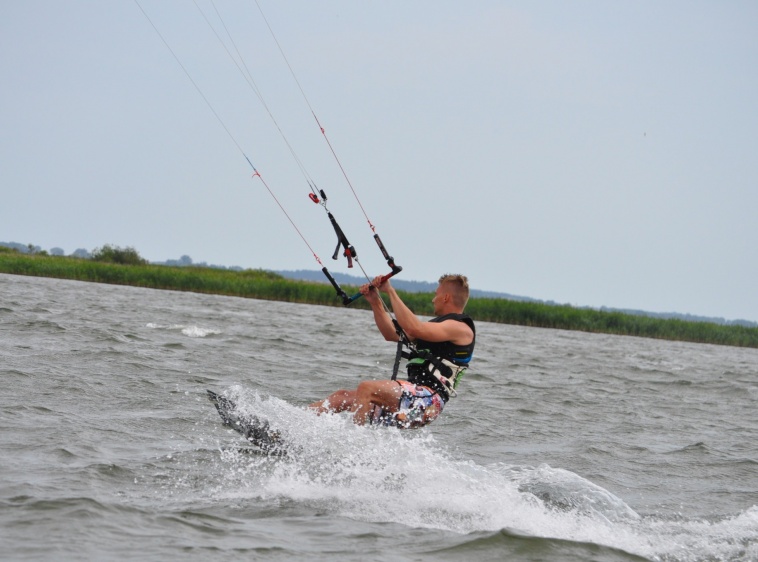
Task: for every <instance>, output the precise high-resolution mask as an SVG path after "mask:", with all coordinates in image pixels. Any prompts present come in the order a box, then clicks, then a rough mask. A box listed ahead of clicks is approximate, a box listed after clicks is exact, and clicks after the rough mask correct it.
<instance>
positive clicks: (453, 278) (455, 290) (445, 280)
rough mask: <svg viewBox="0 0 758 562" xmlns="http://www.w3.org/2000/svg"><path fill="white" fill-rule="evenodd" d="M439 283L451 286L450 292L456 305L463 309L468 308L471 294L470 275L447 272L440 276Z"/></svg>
mask: <svg viewBox="0 0 758 562" xmlns="http://www.w3.org/2000/svg"><path fill="white" fill-rule="evenodd" d="M439 284H440V285H443V284H444V285H446V286H448V287H450V294H451V295H452V297H453V303H454V304H455V306H458V307H460V308H461V309H464V308H466V303H468V296H469V288H468V277H466V276H465V275H460V274H457V273H446V274H445V275H443V276H441V277H440V279H439Z"/></svg>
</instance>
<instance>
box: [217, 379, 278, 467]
mask: <svg viewBox="0 0 758 562" xmlns="http://www.w3.org/2000/svg"><path fill="white" fill-rule="evenodd" d="M207 392H208V399H209V400H210V401H211V402H213V405H214V406H216V410H218V414H219V416H221V421H222V422H223V424H224V425H225V426H226V427H231V428H232V429H234V430H235V431H237V432H238V433H239V434H241V435H242V436H243V437H244V438H245V439H246V440H247V441H249V442H250V443H252V444H253V445H255V446H256V447H258V448H259V449H260V450H261V451H262V452H264V453H266V454H269V455H283V454H285V453H286V444H285V442H284V441H283V440H282V438H281V435H280V434H279V433H278V432H276V431H274V430H272V429H271V427H270V426H269V424H268V422H267V421H266V420H262V419H260V418H258V417H256V416H252V415H244V414H241V413H240V412H239V410H238V409H237V404H235V403H234V401H232V400H230V399H229V398H226V397H225V396H221V395H220V394H217V393H215V392H213V391H212V390H208V391H207Z"/></svg>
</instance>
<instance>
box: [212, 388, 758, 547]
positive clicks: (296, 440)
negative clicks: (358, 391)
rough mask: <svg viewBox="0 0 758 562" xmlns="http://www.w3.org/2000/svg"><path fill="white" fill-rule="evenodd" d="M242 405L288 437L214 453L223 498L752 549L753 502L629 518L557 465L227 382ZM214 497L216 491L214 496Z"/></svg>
mask: <svg viewBox="0 0 758 562" xmlns="http://www.w3.org/2000/svg"><path fill="white" fill-rule="evenodd" d="M227 394H228V395H229V397H230V398H232V399H233V400H235V401H236V402H237V404H238V410H239V411H240V413H241V414H243V415H256V416H258V417H260V418H263V419H265V420H266V421H268V422H269V423H270V424H271V426H272V428H275V429H276V430H277V431H279V432H281V435H282V437H283V439H284V440H285V441H286V442H287V443H288V444H289V449H288V455H287V456H286V457H284V458H277V459H274V458H270V457H265V456H260V455H257V456H256V455H254V456H250V455H244V454H240V453H239V452H238V451H235V450H225V451H224V452H223V453H222V458H221V462H222V466H223V467H224V468H223V470H224V471H225V472H224V475H223V481H222V482H220V483H219V486H218V487H217V491H222V494H223V496H224V497H225V498H226V499H236V500H238V501H243V502H244V501H246V500H249V499H268V500H272V501H276V500H280V501H291V502H295V503H299V504H303V505H307V506H311V507H313V508H314V509H318V510H327V511H329V512H330V513H332V514H333V515H336V516H339V517H346V518H351V519H355V520H359V521H367V522H391V523H398V524H402V525H406V526H409V527H416V528H428V529H437V530H444V531H449V532H452V533H458V534H461V535H466V534H471V533H481V532H496V531H499V530H507V531H508V532H509V533H513V534H516V535H520V536H530V537H540V538H550V539H561V540H568V541H576V542H581V543H592V544H597V545H601V546H605V547H610V548H614V549H619V550H622V551H625V552H627V553H630V554H634V555H638V556H643V557H646V558H649V559H652V560H693V561H694V560H702V559H704V558H705V559H708V558H710V559H730V560H750V559H756V555H757V554H758V507H754V508H751V509H750V510H748V511H746V512H745V513H742V514H740V515H738V516H736V517H733V518H728V519H724V520H721V521H718V522H706V521H681V520H675V521H672V520H664V519H660V518H656V517H649V516H640V515H639V514H638V513H636V512H635V511H634V510H633V509H632V508H630V507H629V506H628V505H627V504H626V503H624V501H623V500H621V499H620V498H618V497H617V496H615V495H614V494H612V493H611V492H609V491H607V490H605V489H603V488H602V487H600V486H598V485H596V484H594V483H592V482H590V481H588V480H586V479H584V478H582V477H580V476H579V475H577V474H574V473H572V472H570V471H568V470H564V469H560V468H553V467H550V466H548V465H540V466H538V467H536V468H535V467H528V466H509V465H504V464H493V465H487V466H482V465H479V464H477V463H474V462H473V461H471V460H470V459H465V458H460V456H459V455H457V454H456V453H454V452H451V451H449V450H447V449H446V448H445V447H443V446H442V445H441V444H440V443H438V442H437V441H436V440H435V438H434V436H433V433H432V432H431V431H428V430H415V431H405V432H403V431H401V430H397V429H393V428H371V427H359V426H356V425H354V424H353V423H352V422H351V421H350V419H349V418H347V417H344V416H342V415H323V416H317V415H316V414H315V413H314V412H311V411H308V410H306V409H303V408H298V407H295V406H292V405H291V404H288V403H287V402H284V401H283V400H280V399H277V398H274V397H266V398H263V397H261V396H259V395H258V394H255V393H251V392H249V391H246V390H244V389H242V388H240V387H233V388H232V389H230V391H229V392H228V393H227ZM217 497H218V496H217Z"/></svg>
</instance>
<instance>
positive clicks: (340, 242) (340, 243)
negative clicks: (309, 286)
mask: <svg viewBox="0 0 758 562" xmlns="http://www.w3.org/2000/svg"><path fill="white" fill-rule="evenodd" d="M311 189H312V190H313V192H312V193H309V194H308V197H310V198H311V201H313V202H314V203H317V204H321V205H322V206H323V207H324V209H325V210H326V214H327V216H328V217H329V221H330V222H331V223H332V227H333V228H334V232H335V233H336V234H337V247H336V248H335V249H334V255H333V256H332V259H333V260H336V259H337V256H338V255H339V253H340V247H342V248H344V251H343V252H342V255H343V256H345V257H346V258H347V266H348V267H353V258H355V259H356V262H357V261H358V259H357V258H358V252H356V251H355V248H354V247H353V246H352V245H351V244H350V242H349V241H348V239H347V236H345V233H344V232H343V231H342V228H340V225H339V224H338V223H337V219H335V218H334V215H332V213H330V212H329V210H328V209H326V193H324V190H323V189H319V190H318V192H316V190H315V189H313V188H311ZM319 195H321V199H319V197H318V196H319ZM374 240H375V241H376V244H377V246H379V250H380V251H381V252H382V255H383V256H384V259H385V260H387V265H389V266H390V270H391V271H390V272H389V273H388V274H387V275H383V276H382V278H381V280H382V283H384V282H385V281H386V280H387V279H389V278H390V277H394V276H395V275H397V274H398V273H400V272H401V271H403V268H402V267H400V266H399V265H397V264H395V258H393V257H392V256H390V254H389V252H387V248H385V247H384V244H383V243H382V239H381V238H379V235H378V234H374ZM361 269H363V268H362V267H361ZM321 271H322V272H323V273H324V275H326V278H327V279H329V282H330V283H331V284H332V287H334V290H335V291H337V296H338V297H339V298H340V299H342V304H344V305H345V306H347V305H349V304H351V303H352V302H354V301H356V300H358V299H359V298H361V297H362V296H363V295H362V294H361V293H360V292H357V293H355V294H354V295H353V296H352V297H351V296H348V294H347V293H346V292H345V291H344V290H343V289H342V287H340V284H339V283H337V280H336V279H335V278H334V277H333V276H332V274H331V273H329V270H328V269H327V268H326V267H325V266H324V267H322V268H321ZM364 273H365V271H364Z"/></svg>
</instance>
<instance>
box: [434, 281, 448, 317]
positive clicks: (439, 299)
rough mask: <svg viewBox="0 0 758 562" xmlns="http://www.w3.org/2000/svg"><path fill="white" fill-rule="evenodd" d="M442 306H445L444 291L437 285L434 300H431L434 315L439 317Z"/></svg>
mask: <svg viewBox="0 0 758 562" xmlns="http://www.w3.org/2000/svg"><path fill="white" fill-rule="evenodd" d="M443 304H445V291H444V290H443V289H442V284H439V285H437V290H436V291H434V298H433V299H432V306H433V307H434V314H436V315H439V313H440V310H441V308H442V305H443Z"/></svg>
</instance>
